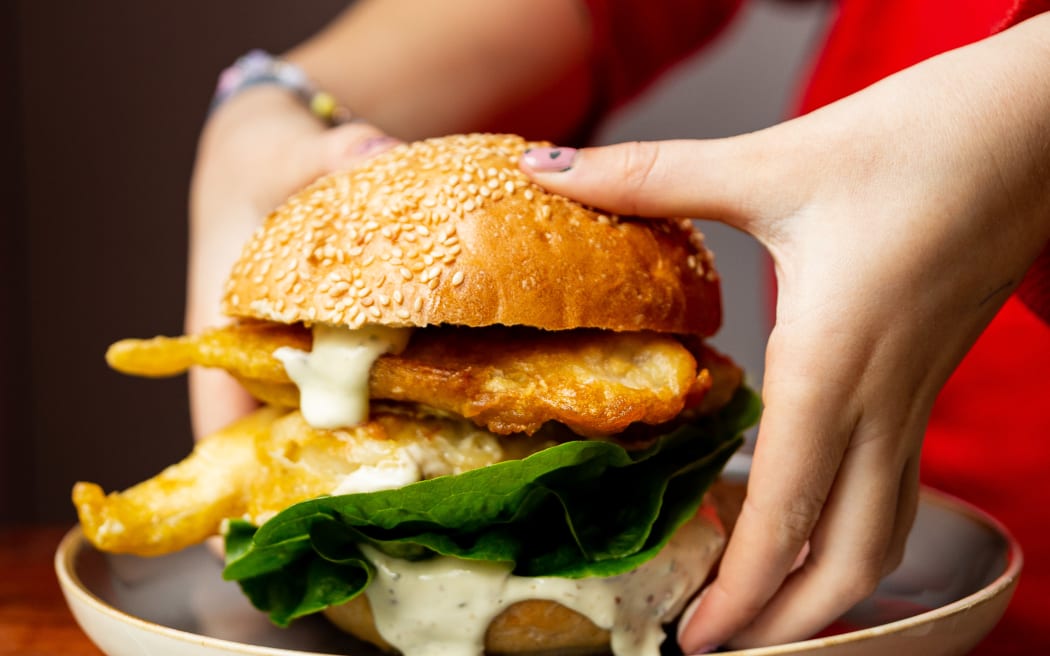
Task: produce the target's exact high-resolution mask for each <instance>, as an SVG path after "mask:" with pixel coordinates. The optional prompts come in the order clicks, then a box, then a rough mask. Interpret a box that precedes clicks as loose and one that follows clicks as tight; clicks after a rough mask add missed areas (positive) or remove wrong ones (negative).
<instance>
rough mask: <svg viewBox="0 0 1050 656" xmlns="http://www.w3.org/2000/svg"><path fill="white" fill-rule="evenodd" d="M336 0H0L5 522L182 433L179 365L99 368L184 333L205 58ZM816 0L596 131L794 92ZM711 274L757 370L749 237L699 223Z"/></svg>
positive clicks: (761, 305)
mask: <svg viewBox="0 0 1050 656" xmlns="http://www.w3.org/2000/svg"><path fill="white" fill-rule="evenodd" d="M347 4H349V3H348V2H347V1H344V0H312V1H311V2H299V1H295V0H221V1H218V2H213V1H209V0H182V1H181V2H163V3H156V2H143V1H142V0H107V1H106V2H81V1H79V0H58V1H57V2H38V1H36V0H14V1H12V2H0V89H2V90H3V92H2V93H3V95H2V99H3V100H2V103H0V112H2V114H0V199H2V201H0V220H2V221H3V224H2V226H0V230H2V232H0V313H2V314H0V386H2V388H0V523H4V522H10V521H22V522H25V521H41V520H43V521H60V522H68V521H72V519H73V511H72V508H71V506H70V504H69V500H68V498H69V497H68V495H69V490H70V488H71V486H72V484H73V483H74V482H75V481H76V480H78V479H84V480H92V481H96V482H98V483H100V484H101V485H102V486H103V487H104V488H106V489H107V490H111V489H114V488H121V487H126V486H128V485H131V484H133V483H135V482H137V481H139V480H141V479H142V478H144V477H146V476H149V475H151V474H152V473H154V472H156V471H158V470H160V469H161V468H163V467H164V466H166V465H168V464H170V463H172V462H174V461H175V460H177V459H178V458H180V457H182V456H183V455H185V454H186V453H187V452H188V450H189V449H190V446H191V438H190V432H189V421H188V417H187V404H186V392H185V381H184V379H182V378H178V379H172V380H143V379H136V378H129V377H124V376H122V375H119V374H116V373H113V372H111V371H109V370H108V369H107V368H106V366H105V363H104V361H103V358H102V356H103V353H104V352H105V349H106V347H107V346H108V345H109V344H110V343H111V342H113V341H115V340H117V339H120V338H122V337H145V336H151V335H154V334H158V333H167V334H171V333H179V332H180V331H181V323H182V310H183V307H182V302H183V295H184V276H185V249H186V204H187V193H188V186H189V176H190V171H191V167H192V162H193V154H194V149H195V145H196V139H197V134H198V131H199V129H200V126H201V124H202V122H203V120H204V116H205V111H206V108H207V105H208V102H209V99H210V96H211V93H212V88H213V85H214V82H215V79H216V76H217V74H218V72H219V71H220V70H221V69H222V68H223V67H225V66H226V65H228V64H229V63H230V62H232V61H233V60H234V59H235V58H236V57H237V56H238V55H240V54H242V53H243V52H245V51H246V50H248V49H250V48H253V47H260V48H264V49H267V50H270V51H273V52H280V51H282V50H284V49H286V48H287V47H289V46H291V45H292V44H294V43H295V42H297V41H299V40H300V39H302V38H303V37H305V36H307V35H308V34H310V33H311V32H313V31H314V30H315V29H317V28H318V27H319V26H321V25H322V24H323V23H324V22H325V21H326V20H327V19H328V18H329V17H331V16H332V15H334V14H335V13H337V12H338V11H339V10H341V9H342V8H343V7H345V6H346V5H347ZM824 15H825V13H824V9H823V7H822V4H821V3H782V2H770V1H768V0H766V1H763V0H755V1H753V2H750V3H748V4H747V6H746V8H745V10H744V11H743V12H742V15H741V16H740V17H739V19H738V20H737V21H736V23H735V24H734V25H733V26H732V28H731V29H730V30H729V31H728V32H727V33H726V35H724V36H723V38H721V39H720V40H718V41H717V42H716V43H715V44H714V45H713V46H712V47H711V48H709V49H708V50H707V51H705V53H704V54H703V55H702V56H701V57H699V58H698V59H696V60H694V61H692V62H690V63H688V64H687V65H686V66H683V67H680V68H678V69H676V70H675V71H672V73H671V74H670V75H668V76H667V77H666V78H665V79H664V80H663V81H662V82H661V83H659V84H657V85H656V86H655V87H654V88H653V89H652V90H651V92H650V93H649V94H648V95H647V96H646V98H645V99H644V100H643V102H640V103H637V104H635V105H633V106H631V107H628V108H627V109H626V110H624V111H623V112H621V113H620V114H619V115H618V116H617V117H615V119H614V120H613V121H611V122H610V123H609V124H608V125H606V126H605V127H604V128H603V130H602V131H601V132H600V133H599V141H606V142H608V141H619V140H623V139H656V138H669V137H689V136H695V137H706V136H719V135H723V134H733V133H738V132H742V131H746V130H752V129H756V128H759V127H762V126H764V125H768V124H770V123H772V122H775V121H776V120H778V119H779V118H781V117H782V116H783V115H784V114H785V112H786V111H789V109H788V107H789V105H790V99H791V97H792V89H793V87H794V83H793V80H794V79H795V77H796V75H797V72H798V69H799V68H800V67H802V66H804V61H805V57H806V53H807V51H808V46H809V44H810V43H811V42H812V41H813V40H814V39H815V38H816V37H817V36H818V35H819V32H820V30H821V29H822V26H823V17H824ZM707 232H708V237H709V242H710V243H711V244H712V245H713V248H714V249H715V251H716V252H717V253H718V263H719V268H720V270H721V271H722V274H723V285H724V290H725V293H724V295H725V297H726V299H727V303H726V330H724V331H723V332H722V334H721V335H720V336H719V337H718V338H717V340H716V343H719V342H720V343H719V345H720V346H721V347H722V348H723V349H724V350H726V351H728V352H731V353H733V354H734V356H735V357H736V358H737V359H738V360H739V361H741V362H742V363H743V364H744V365H745V367H746V368H747V369H748V370H749V371H750V372H751V374H752V379H753V380H754V381H758V380H760V378H761V366H762V345H763V343H764V338H765V334H766V332H765V331H766V323H767V321H766V317H765V315H764V311H765V308H766V302H765V298H764V297H763V296H762V294H761V292H760V291H759V289H760V287H761V282H762V281H764V280H765V278H766V271H765V269H764V268H763V267H764V260H762V258H761V254H760V252H759V250H758V247H757V246H756V245H755V244H754V243H753V242H751V241H749V240H748V239H747V238H745V237H743V236H741V235H740V234H739V233H735V232H733V231H731V230H728V229H721V227H720V226H713V227H710V228H708V229H707Z"/></svg>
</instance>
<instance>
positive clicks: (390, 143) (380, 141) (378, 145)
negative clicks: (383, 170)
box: [356, 135, 401, 155]
mask: <svg viewBox="0 0 1050 656" xmlns="http://www.w3.org/2000/svg"><path fill="white" fill-rule="evenodd" d="M399 143H401V140H400V139H398V138H396V137H391V136H389V135H382V136H378V137H369V138H368V139H365V140H364V141H362V142H361V143H360V144H359V145H358V146H357V148H356V151H357V154H358V155H374V154H376V153H378V152H380V151H383V150H389V149H390V148H393V147H394V146H396V145H397V144H399Z"/></svg>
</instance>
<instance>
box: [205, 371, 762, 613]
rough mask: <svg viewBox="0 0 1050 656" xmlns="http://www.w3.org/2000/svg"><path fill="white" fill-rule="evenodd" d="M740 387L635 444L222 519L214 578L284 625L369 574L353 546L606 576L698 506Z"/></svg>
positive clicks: (597, 446) (647, 551)
mask: <svg viewBox="0 0 1050 656" xmlns="http://www.w3.org/2000/svg"><path fill="white" fill-rule="evenodd" d="M760 405H761V404H760V402H759V400H758V398H757V397H756V396H755V395H754V393H752V392H751V391H750V390H747V389H744V388H742V389H741V390H739V391H738V392H737V394H736V395H735V396H734V398H733V400H732V401H731V402H730V404H729V405H728V406H726V407H725V408H723V409H722V411H720V412H719V413H717V414H716V415H713V416H710V417H705V418H703V419H701V420H700V421H698V422H696V423H693V424H689V425H685V426H682V427H680V428H678V429H676V430H674V431H673V432H671V433H669V434H667V435H665V436H663V437H661V438H660V439H659V440H657V441H656V443H655V444H654V445H653V446H651V447H650V448H648V449H645V450H643V451H640V452H628V451H626V450H625V449H624V448H623V447H621V446H619V445H617V444H613V443H611V442H600V441H573V442H566V443H563V444H559V445H557V446H553V447H550V448H548V449H545V450H543V451H540V452H538V453H535V454H533V455H531V456H529V457H527V458H524V459H522V460H512V461H507V462H502V463H498V464H495V465H490V466H488V467H484V468H481V469H476V470H473V471H469V472H465V473H463V474H459V475H456V476H443V477H440V478H434V479H431V480H427V481H421V482H418V483H413V484H411V485H408V486H405V487H403V488H400V489H396V490H384V491H380V492H371V493H367V494H350V495H343V496H331V497H321V498H318V499H313V500H310V501H306V502H303V503H299V504H296V505H294V506H291V507H290V508H287V509H285V510H284V511H282V512H281V513H279V514H277V515H276V516H275V517H273V518H272V519H271V520H270V521H268V522H266V523H265V524H263V525H262V526H261V527H259V528H256V527H255V526H252V525H251V524H250V523H248V522H245V521H243V520H234V521H231V522H230V524H229V527H228V530H227V534H226V549H227V564H226V568H225V570H224V572H223V577H224V578H226V579H227V580H234V581H237V582H238V583H239V584H240V586H241V588H242V589H243V590H244V592H245V594H247V596H248V597H249V599H251V601H252V603H253V604H254V605H255V606H256V607H257V608H259V609H261V610H264V611H266V612H268V613H269V615H270V619H271V620H272V621H273V622H274V623H275V624H278V625H281V626H284V625H286V624H288V623H289V622H290V621H291V620H292V619H294V618H296V617H301V616H303V615H307V614H310V613H315V612H317V611H320V610H323V609H324V608H325V607H327V606H330V605H336V604H341V603H344V602H346V601H349V600H350V599H352V598H353V597H355V596H356V595H357V594H359V593H360V592H361V591H362V590H364V588H365V587H366V586H367V585H368V583H369V582H370V581H371V578H372V575H373V569H372V566H371V564H370V563H369V562H368V561H367V560H366V559H365V558H364V556H363V555H362V554H361V552H360V550H359V549H358V548H357V545H358V544H360V543H367V544H370V545H372V546H374V547H376V548H378V549H380V550H382V551H383V552H384V553H387V554H389V555H392V556H396V557H400V558H405V559H410V560H415V559H421V558H427V557H431V556H434V555H435V554H439V555H443V556H453V557H456V558H463V559H467V560H483V561H500V562H507V563H512V564H513V567H514V573H515V574H517V575H519V576H561V577H568V578H580V577H587V576H614V575H616V574H622V573H624V572H627V571H630V570H632V569H634V568H636V567H638V566H639V565H641V564H642V563H644V562H645V561H647V560H649V559H650V558H652V557H653V556H654V555H656V553H657V552H658V551H659V550H660V549H661V548H663V546H664V545H665V544H666V543H667V541H668V540H669V539H670V538H671V536H672V535H673V534H674V532H675V531H676V530H677V529H678V528H679V527H680V526H681V525H682V524H683V523H685V522H686V521H688V520H689V518H691V517H692V516H693V515H694V514H695V513H696V511H697V508H698V507H699V505H700V502H701V499H702V497H703V494H704V492H705V490H706V489H707V487H708V486H709V485H710V484H711V483H712V482H713V481H714V480H715V478H716V477H717V476H718V474H719V472H721V470H722V468H723V467H724V466H725V464H726V462H727V461H728V460H729V457H730V456H731V455H732V454H733V452H734V451H735V450H736V449H737V448H738V447H739V446H740V444H741V443H742V441H743V440H742V438H741V437H740V433H741V431H743V430H744V429H745V428H747V427H748V426H750V425H751V424H753V423H754V422H755V421H757V418H758V414H759V412H760Z"/></svg>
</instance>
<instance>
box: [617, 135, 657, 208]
mask: <svg viewBox="0 0 1050 656" xmlns="http://www.w3.org/2000/svg"><path fill="white" fill-rule="evenodd" d="M622 157H623V162H622V170H623V180H622V182H623V187H622V188H623V189H624V192H625V193H626V194H628V195H630V194H632V193H634V192H638V191H640V190H642V189H644V188H645V187H646V186H648V185H649V183H650V180H651V179H652V177H653V173H654V171H655V170H656V168H657V166H656V165H657V162H658V161H659V159H660V149H659V148H658V147H657V145H656V144H654V143H651V142H647V141H632V142H629V143H625V144H623V151H622Z"/></svg>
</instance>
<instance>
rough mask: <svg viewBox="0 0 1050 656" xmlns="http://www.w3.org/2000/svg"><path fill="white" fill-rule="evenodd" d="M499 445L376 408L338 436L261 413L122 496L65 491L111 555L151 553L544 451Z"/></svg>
mask: <svg viewBox="0 0 1050 656" xmlns="http://www.w3.org/2000/svg"><path fill="white" fill-rule="evenodd" d="M550 444H551V443H550V442H548V441H546V440H542V439H540V438H528V439H505V440H504V439H502V438H500V437H498V436H496V435H492V434H490V433H488V432H486V431H485V430H484V429H481V428H478V427H477V426H475V425H474V424H472V423H471V422H469V421H466V420H462V419H451V418H443V417H433V416H425V415H423V414H421V413H418V412H415V411H412V410H409V409H404V408H383V409H380V410H379V411H378V412H376V413H374V416H373V418H372V420H370V421H368V422H366V423H364V424H361V425H359V426H354V427H352V428H349V429H340V430H318V429H314V428H312V427H310V426H309V425H308V424H307V423H306V422H305V420H304V419H303V418H302V415H301V414H300V413H299V412H298V411H291V412H289V411H286V410H280V409H276V408H264V409H261V410H258V411H256V412H255V413H253V414H251V415H249V416H247V417H246V418H244V419H241V420H240V421H237V422H235V423H233V424H231V425H230V426H228V427H227V428H224V429H223V430H220V431H218V432H216V433H214V434H212V435H209V436H208V437H205V438H204V439H202V440H201V441H200V442H198V443H197V445H196V447H195V448H194V450H193V452H192V453H191V454H190V455H189V456H187V457H186V459H184V460H183V461H182V462H180V463H178V464H176V465H172V466H171V467H168V468H167V469H165V470H164V471H162V472H161V473H159V474H158V475H156V476H154V477H153V478H151V479H149V480H146V481H144V482H142V483H139V484H138V485H135V486H133V487H130V488H128V489H127V490H125V491H123V492H112V493H110V494H108V495H107V494H105V493H103V491H102V489H101V488H100V487H99V486H98V485H96V484H94V483H84V482H79V483H77V484H76V485H75V486H74V488H73V504H74V505H75V506H76V509H77V513H78V514H79V515H80V524H81V527H82V528H83V531H84V535H85V537H87V539H88V540H89V541H91V543H92V544H94V545H95V546H97V547H98V548H99V549H101V550H103V551H107V552H111V553H133V554H136V555H140V556H156V555H162V554H165V553H171V552H173V551H176V550H178V549H182V548H183V547H188V546H190V545H193V544H197V543H199V542H202V541H203V540H205V539H206V538H208V537H210V536H212V535H217V534H218V533H219V531H220V528H221V526H222V522H223V520H225V519H228V518H232V517H244V518H247V519H249V520H250V521H252V522H253V523H255V524H262V523H263V522H265V521H266V520H267V519H269V518H270V517H272V516H273V515H274V514H276V513H277V512H280V511H281V510H283V509H284V508H287V507H288V506H291V505H293V504H295V503H299V502H300V501H305V500H307V499H312V498H315V497H318V496H322V495H326V494H345V493H352V492H363V491H369V490H372V489H382V488H387V487H399V486H402V485H406V484H408V483H411V482H415V481H417V480H423V479H428V478H434V477H436V476H441V475H446V474H459V473H462V472H464V471H468V470H471V469H477V468H479V467H483V466H486V465H490V464H493V463H496V462H500V461H502V460H506V459H509V458H515V459H518V458H523V457H525V456H527V455H529V454H531V453H535V452H536V451H539V450H541V449H543V448H545V447H547V446H550Z"/></svg>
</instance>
